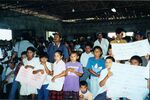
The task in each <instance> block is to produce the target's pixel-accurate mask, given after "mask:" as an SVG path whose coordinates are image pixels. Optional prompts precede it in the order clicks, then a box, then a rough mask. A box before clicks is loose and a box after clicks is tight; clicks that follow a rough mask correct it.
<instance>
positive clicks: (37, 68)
mask: <svg viewBox="0 0 150 100" xmlns="http://www.w3.org/2000/svg"><path fill="white" fill-rule="evenodd" d="M46 65H47V68H48V69H49V70H52V67H51V66H52V64H51V63H49V62H46ZM39 69H42V70H44V74H46V75H47V73H46V71H45V68H44V66H43V65H42V64H40V65H39V66H37V67H36V68H35V69H34V70H39ZM48 78H49V77H48V75H47V76H46V79H45V81H44V83H43V85H44V84H48V83H49V82H48V81H49V79H48Z"/></svg>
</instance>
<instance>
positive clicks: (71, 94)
mask: <svg viewBox="0 0 150 100" xmlns="http://www.w3.org/2000/svg"><path fill="white" fill-rule="evenodd" d="M78 58H79V56H78V54H77V52H75V51H73V52H71V55H70V60H71V61H70V62H68V63H66V71H65V74H66V77H65V82H64V88H63V91H64V100H79V88H80V86H79V77H80V76H82V74H83V70H82V64H81V63H79V62H78V61H77V60H78Z"/></svg>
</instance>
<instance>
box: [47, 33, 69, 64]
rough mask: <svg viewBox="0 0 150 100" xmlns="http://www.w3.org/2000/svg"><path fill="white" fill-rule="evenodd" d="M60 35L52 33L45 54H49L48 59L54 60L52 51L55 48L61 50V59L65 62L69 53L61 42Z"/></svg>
mask: <svg viewBox="0 0 150 100" xmlns="http://www.w3.org/2000/svg"><path fill="white" fill-rule="evenodd" d="M61 40H62V36H61V34H60V33H58V32H56V33H54V39H53V42H52V43H51V44H50V45H49V47H48V50H47V54H48V56H49V61H50V62H51V63H53V62H54V53H55V51H56V50H61V51H62V52H63V60H64V61H65V62H67V60H68V58H69V53H68V49H67V47H66V46H65V45H64V44H63V43H62V42H61Z"/></svg>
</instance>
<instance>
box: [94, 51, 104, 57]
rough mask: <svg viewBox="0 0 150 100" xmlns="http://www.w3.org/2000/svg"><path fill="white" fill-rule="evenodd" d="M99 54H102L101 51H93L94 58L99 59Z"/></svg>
mask: <svg viewBox="0 0 150 100" xmlns="http://www.w3.org/2000/svg"><path fill="white" fill-rule="evenodd" d="M101 54H102V51H101V50H99V49H95V50H94V56H95V57H100V55H101Z"/></svg>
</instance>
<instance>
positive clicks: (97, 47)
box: [93, 46, 103, 56]
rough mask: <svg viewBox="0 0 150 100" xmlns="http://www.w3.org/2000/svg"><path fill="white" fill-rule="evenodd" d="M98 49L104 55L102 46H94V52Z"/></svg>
mask: <svg viewBox="0 0 150 100" xmlns="http://www.w3.org/2000/svg"><path fill="white" fill-rule="evenodd" d="M96 49H99V50H100V51H101V52H102V54H101V55H100V56H102V55H103V51H102V48H101V47H100V46H95V47H94V48H93V52H94V51H95V50H96Z"/></svg>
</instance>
